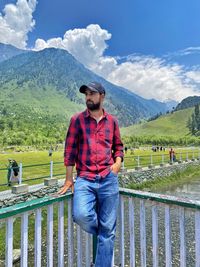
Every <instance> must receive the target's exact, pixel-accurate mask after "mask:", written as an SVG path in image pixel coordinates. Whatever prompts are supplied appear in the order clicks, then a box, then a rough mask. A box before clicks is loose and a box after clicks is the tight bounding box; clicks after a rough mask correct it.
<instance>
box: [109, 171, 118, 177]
mask: <svg viewBox="0 0 200 267" xmlns="http://www.w3.org/2000/svg"><path fill="white" fill-rule="evenodd" d="M110 172H111V173H112V174H113V175H114V176H118V173H116V172H114V171H110Z"/></svg>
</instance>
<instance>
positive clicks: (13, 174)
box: [7, 159, 19, 186]
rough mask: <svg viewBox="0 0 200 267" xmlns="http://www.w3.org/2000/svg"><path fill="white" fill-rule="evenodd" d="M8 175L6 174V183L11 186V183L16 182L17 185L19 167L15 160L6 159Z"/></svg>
mask: <svg viewBox="0 0 200 267" xmlns="http://www.w3.org/2000/svg"><path fill="white" fill-rule="evenodd" d="M7 167H8V173H7V183H8V186H11V182H12V181H17V182H18V183H19V178H18V175H19V166H18V163H17V162H16V160H14V159H8V166H7Z"/></svg>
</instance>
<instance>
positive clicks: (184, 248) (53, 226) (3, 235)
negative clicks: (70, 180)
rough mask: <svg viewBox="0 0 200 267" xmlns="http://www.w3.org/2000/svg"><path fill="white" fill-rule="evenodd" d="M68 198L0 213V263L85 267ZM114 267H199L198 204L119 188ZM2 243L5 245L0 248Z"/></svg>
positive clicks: (87, 243)
mask: <svg viewBox="0 0 200 267" xmlns="http://www.w3.org/2000/svg"><path fill="white" fill-rule="evenodd" d="M71 196H72V194H70V193H69V194H66V195H64V196H57V197H55V196H49V197H45V198H41V199H35V200H31V201H26V202H24V203H20V204H16V205H15V206H12V207H7V208H2V209H1V210H0V225H1V227H0V239H1V243H0V260H1V261H2V264H4V266H7V267H10V266H13V252H14V250H16V248H18V250H19V251H20V252H19V257H18V260H19V261H20V266H23V267H26V266H28V265H29V266H37V267H40V266H51V267H53V266H59V267H62V266H69V267H72V266H78V267H84V266H86V267H89V266H90V263H91V262H92V261H94V257H93V252H94V251H95V250H94V251H93V248H94V246H92V237H91V235H88V234H86V233H85V232H83V231H82V230H81V229H80V228H79V227H78V226H77V225H76V224H75V223H73V221H72V213H71V212H72V210H71V204H72V201H71ZM115 243H116V244H115V253H114V257H113V266H114V265H116V266H121V267H125V266H130V267H137V266H140V267H148V266H149V267H150V266H151V267H152V266H153V267H164V266H166V267H171V266H174V267H187V266H194V267H200V253H199V251H200V202H199V201H193V200H189V199H183V198H178V197H172V196H164V195H160V194H152V193H147V192H141V191H135V190H129V189H124V188H121V189H120V208H119V216H118V225H117V232H116V242H115ZM4 244H5V245H4Z"/></svg>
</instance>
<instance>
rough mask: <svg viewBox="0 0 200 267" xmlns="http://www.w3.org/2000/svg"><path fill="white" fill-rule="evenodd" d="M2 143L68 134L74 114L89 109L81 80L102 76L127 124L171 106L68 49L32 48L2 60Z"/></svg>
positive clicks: (109, 102)
mask: <svg viewBox="0 0 200 267" xmlns="http://www.w3.org/2000/svg"><path fill="white" fill-rule="evenodd" d="M0 77H1V78H0V131H1V132H2V134H1V135H0V144H2V145H6V144H9V145H10V144H19V145H20V144H43V143H47V142H48V143H55V142H61V141H63V139H64V136H65V132H66V129H67V124H68V123H69V118H70V117H71V115H72V114H73V113H75V112H77V111H80V110H83V109H84V108H85V103H84V96H83V95H82V94H80V93H79V91H78V88H79V86H80V85H81V84H83V83H87V82H89V81H94V80H95V81H99V82H101V83H102V84H103V85H104V86H105V88H106V101H105V107H106V109H107V110H108V111H109V112H111V113H112V114H114V115H116V116H117V117H118V119H119V123H120V125H121V126H122V125H123V126H127V125H130V124H133V123H135V122H137V121H138V120H139V119H141V118H144V117H150V116H152V115H154V114H156V113H158V112H164V111H166V106H165V104H163V103H160V102H158V101H156V100H146V99H143V98H142V97H139V96H137V95H135V94H133V93H131V92H130V91H128V90H126V89H124V88H122V87H118V86H115V85H113V84H111V83H109V82H107V81H106V80H104V79H103V78H101V77H99V76H97V75H95V74H94V73H93V72H91V71H89V70H88V69H86V68H85V67H84V66H83V65H82V64H80V63H79V62H78V61H77V60H76V59H75V58H74V57H73V56H72V55H71V54H69V53H68V52H67V51H65V50H60V49H54V48H49V49H45V50H42V51H39V52H33V51H29V52H26V53H22V54H19V55H17V56H13V57H11V54H10V59H8V60H5V61H3V62H1V63H0Z"/></svg>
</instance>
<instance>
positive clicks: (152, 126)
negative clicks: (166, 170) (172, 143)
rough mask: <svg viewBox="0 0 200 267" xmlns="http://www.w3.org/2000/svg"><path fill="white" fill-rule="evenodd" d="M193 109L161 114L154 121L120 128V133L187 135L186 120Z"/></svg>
mask: <svg viewBox="0 0 200 267" xmlns="http://www.w3.org/2000/svg"><path fill="white" fill-rule="evenodd" d="M193 110H194V109H193V108H189V109H185V110H180V111H176V112H173V113H170V114H166V115H162V116H161V117H159V118H158V119H156V120H154V121H150V122H145V123H141V124H136V125H133V126H129V127H126V128H122V129H121V133H122V135H127V136H128V135H129V136H130V135H135V136H142V135H143V136H144V135H151V136H153V135H155V136H158V137H159V136H177V137H178V136H186V135H189V129H188V128H187V122H188V119H189V117H190V116H191V114H192V112H193Z"/></svg>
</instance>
